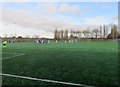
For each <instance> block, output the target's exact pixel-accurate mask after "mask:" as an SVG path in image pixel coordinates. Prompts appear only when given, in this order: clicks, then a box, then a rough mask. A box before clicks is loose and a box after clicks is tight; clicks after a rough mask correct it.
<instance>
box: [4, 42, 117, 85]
mask: <svg viewBox="0 0 120 87" xmlns="http://www.w3.org/2000/svg"><path fill="white" fill-rule="evenodd" d="M17 53H18V54H22V53H25V55H21V56H14V55H17ZM13 56H14V57H13ZM6 57H11V58H8V59H3V60H2V73H4V74H12V75H20V76H27V77H33V78H39V79H48V80H55V81H63V82H71V83H77V84H85V85H92V86H101V87H110V86H111V87H116V86H117V85H118V44H117V43H116V42H77V43H76V42H75V43H64V42H58V43H55V42H50V43H49V44H40V43H38V44H36V43H33V42H19V43H8V44H7V48H3V49H2V58H6ZM2 79H3V86H4V85H17V86H23V85H24V86H25V85H37V86H39V87H74V86H70V85H62V84H56V83H48V82H42V81H33V80H27V79H20V78H14V77H7V76H3V77H2Z"/></svg>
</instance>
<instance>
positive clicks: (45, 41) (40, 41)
mask: <svg viewBox="0 0 120 87" xmlns="http://www.w3.org/2000/svg"><path fill="white" fill-rule="evenodd" d="M34 43H41V44H44V43H49V40H35V41H34Z"/></svg>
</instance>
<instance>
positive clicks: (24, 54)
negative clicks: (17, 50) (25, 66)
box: [0, 53, 25, 60]
mask: <svg viewBox="0 0 120 87" xmlns="http://www.w3.org/2000/svg"><path fill="white" fill-rule="evenodd" d="M23 55H25V53H21V54H18V55H14V56H9V57H4V58H2V59H0V60H4V59H10V58H13V57H17V56H23Z"/></svg>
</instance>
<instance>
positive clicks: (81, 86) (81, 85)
mask: <svg viewBox="0 0 120 87" xmlns="http://www.w3.org/2000/svg"><path fill="white" fill-rule="evenodd" d="M0 75H2V76H8V77H13V78H20V79H28V80H35V81H42V82H48V83H56V84H63V85H71V86H80V87H95V86H89V85H84V84H77V83H71V82H63V81H55V80H47V79H39V78H32V77H26V76H19V75H11V74H3V73H0Z"/></svg>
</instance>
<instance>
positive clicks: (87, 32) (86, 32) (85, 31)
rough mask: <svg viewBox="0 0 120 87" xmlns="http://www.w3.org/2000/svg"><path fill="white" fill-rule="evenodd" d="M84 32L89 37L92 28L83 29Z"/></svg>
mask: <svg viewBox="0 0 120 87" xmlns="http://www.w3.org/2000/svg"><path fill="white" fill-rule="evenodd" d="M83 34H84V36H85V38H88V37H89V36H90V30H89V29H87V30H83Z"/></svg>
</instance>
